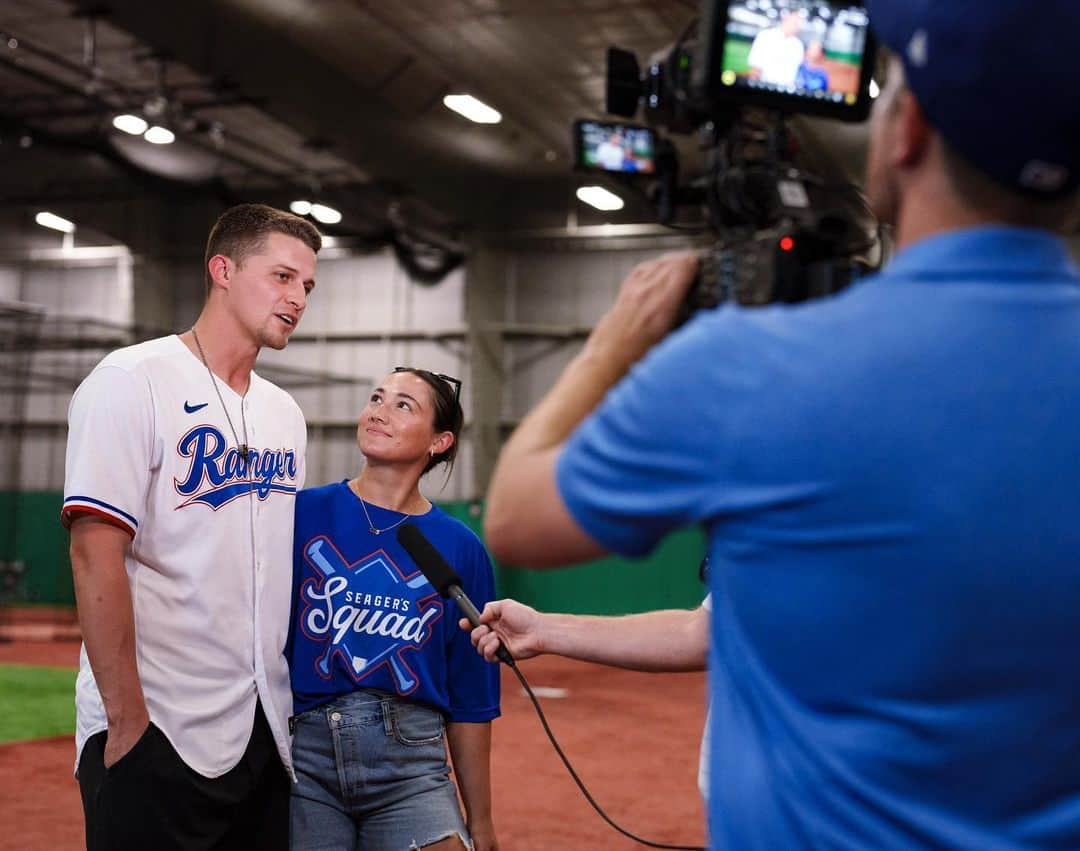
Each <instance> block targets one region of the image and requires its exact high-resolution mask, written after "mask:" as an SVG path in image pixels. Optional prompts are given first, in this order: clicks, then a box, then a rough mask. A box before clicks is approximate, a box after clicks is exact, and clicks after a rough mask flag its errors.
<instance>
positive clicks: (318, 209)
mask: <svg viewBox="0 0 1080 851" xmlns="http://www.w3.org/2000/svg"><path fill="white" fill-rule="evenodd" d="M311 215H312V216H313V217H314V219H315V221H317V222H321V223H322V224H324V225H336V224H337V223H338V222H340V221H341V213H339V212H338V211H337V210H335V209H334V208H333V207H327V206H326V205H325V204H312V205H311Z"/></svg>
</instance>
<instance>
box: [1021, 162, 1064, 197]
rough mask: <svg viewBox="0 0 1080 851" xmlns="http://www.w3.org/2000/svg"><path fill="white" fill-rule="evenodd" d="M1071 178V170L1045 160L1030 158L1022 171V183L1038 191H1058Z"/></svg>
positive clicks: (1027, 187)
mask: <svg viewBox="0 0 1080 851" xmlns="http://www.w3.org/2000/svg"><path fill="white" fill-rule="evenodd" d="M1068 179H1069V170H1068V169H1067V168H1066V167H1065V166H1063V165H1058V164H1057V163H1048V162H1046V161H1045V160H1029V161H1028V162H1027V164H1025V165H1024V167H1023V169H1021V171H1020V185H1021V186H1023V187H1024V188H1026V189H1033V190H1036V191H1038V192H1056V191H1057V190H1059V189H1061V187H1062V186H1064V185H1065V182H1066V181H1067V180H1068Z"/></svg>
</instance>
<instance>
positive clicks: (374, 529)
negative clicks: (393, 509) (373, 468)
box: [355, 486, 412, 535]
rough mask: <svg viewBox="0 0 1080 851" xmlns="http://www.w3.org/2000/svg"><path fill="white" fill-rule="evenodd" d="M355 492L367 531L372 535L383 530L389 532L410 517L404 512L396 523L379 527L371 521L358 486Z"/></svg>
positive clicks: (378, 533)
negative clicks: (362, 511) (382, 527)
mask: <svg viewBox="0 0 1080 851" xmlns="http://www.w3.org/2000/svg"><path fill="white" fill-rule="evenodd" d="M355 493H356V498H357V499H359V500H360V507H361V508H362V509H364V518H365V519H366V520H367V525H368V531H369V532H370V533H371V534H372V535H381V534H382V533H383V532H389V531H390V530H391V529H394V528H396V527H398V526H400V525H401V524H402V523H404V522H405V521H406V520H408V519H409V518H410V517H412V515H411V514H405V515H404V516H403V517H402V518H401V519H400V520H398V522H397V523H392V524H390V525H389V526H387V527H386V528H384V529H379V528H378V527H377V526H376V525H375V524H374V523H372V522H371V515H370V514H368V510H367V503H366V502H364V498H363V497H362V496H360V488H359V486H358V487H357V489H356V491H355Z"/></svg>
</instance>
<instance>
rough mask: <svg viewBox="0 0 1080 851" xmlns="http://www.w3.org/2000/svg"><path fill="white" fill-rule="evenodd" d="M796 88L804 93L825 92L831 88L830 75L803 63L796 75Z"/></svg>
mask: <svg viewBox="0 0 1080 851" xmlns="http://www.w3.org/2000/svg"><path fill="white" fill-rule="evenodd" d="M795 88H796V89H799V90H800V91H804V92H823V91H825V90H826V89H827V88H829V73H828V71H826V70H825V69H824V68H815V67H814V66H812V65H807V64H806V63H805V62H803V63H802V64H801V65H800V66H799V70H798V72H796V74H795Z"/></svg>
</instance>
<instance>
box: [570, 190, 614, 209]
mask: <svg viewBox="0 0 1080 851" xmlns="http://www.w3.org/2000/svg"><path fill="white" fill-rule="evenodd" d="M577 197H578V200H579V201H583V202H584V203H586V204H588V205H589V206H590V207H596V209H597V210H604V211H611V210H621V209H622V208H623V207H624V206H625V202H624V201H623V199H622V198H620V197H619V196H618V195H616V194H615V193H614V192H608V190H606V189H605V188H604V187H603V186H581V187H579V188H578V191H577Z"/></svg>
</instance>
